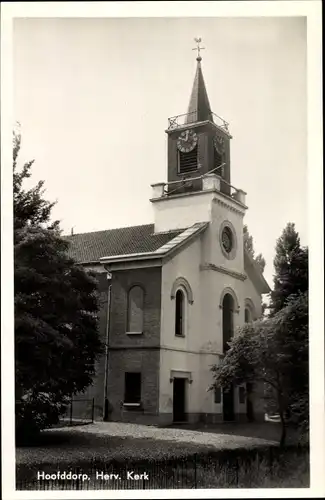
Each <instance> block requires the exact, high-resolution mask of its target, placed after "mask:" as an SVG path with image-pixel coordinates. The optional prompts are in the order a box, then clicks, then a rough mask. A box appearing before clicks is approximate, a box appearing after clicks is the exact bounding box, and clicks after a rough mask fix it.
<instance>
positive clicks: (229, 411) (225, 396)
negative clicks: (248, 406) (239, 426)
mask: <svg viewBox="0 0 325 500" xmlns="http://www.w3.org/2000/svg"><path fill="white" fill-rule="evenodd" d="M222 400H223V419H224V420H225V421H226V422H231V421H232V420H234V419H235V410H234V388H233V386H231V388H230V389H227V391H226V390H225V389H223V393H222Z"/></svg>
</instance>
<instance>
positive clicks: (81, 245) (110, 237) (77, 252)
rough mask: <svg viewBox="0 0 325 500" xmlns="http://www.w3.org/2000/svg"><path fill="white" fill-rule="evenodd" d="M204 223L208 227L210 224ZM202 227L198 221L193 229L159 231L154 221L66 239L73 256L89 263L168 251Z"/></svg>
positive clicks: (70, 253)
mask: <svg viewBox="0 0 325 500" xmlns="http://www.w3.org/2000/svg"><path fill="white" fill-rule="evenodd" d="M203 225H205V226H206V223H204V224H203ZM201 227H202V224H194V226H192V227H191V228H184V229H178V230H173V231H168V232H161V233H155V232H154V224H146V225H142V226H131V227H121V228H117V229H107V230H104V231H95V232H91V233H81V234H74V235H71V236H65V237H64V238H65V239H67V240H68V241H69V242H70V248H69V255H70V257H72V258H73V259H75V260H76V261H77V262H79V263H82V264H86V263H94V262H99V260H100V259H102V258H109V257H112V258H113V257H115V259H114V260H116V259H117V258H122V257H124V256H132V255H138V254H143V255H148V254H150V255H151V254H153V253H157V252H159V254H164V253H166V252H168V251H169V250H171V249H172V248H174V247H176V246H178V245H180V244H182V243H183V242H184V240H185V239H188V238H189V237H191V236H192V235H193V234H194V233H195V232H197V231H198V230H199V229H200V228H201Z"/></svg>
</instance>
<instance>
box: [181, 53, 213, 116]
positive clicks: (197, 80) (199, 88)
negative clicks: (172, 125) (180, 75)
mask: <svg viewBox="0 0 325 500" xmlns="http://www.w3.org/2000/svg"><path fill="white" fill-rule="evenodd" d="M197 61H198V62H197V68H196V73H195V77H194V82H193V88H192V93H191V97H190V102H189V106H188V110H187V113H188V116H187V117H186V123H195V122H202V121H205V120H210V121H213V118H212V114H211V107H210V103H209V98H208V93H207V90H206V88H205V83H204V78H203V73H202V67H201V60H200V58H197Z"/></svg>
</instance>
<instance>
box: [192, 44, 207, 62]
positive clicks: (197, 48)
mask: <svg viewBox="0 0 325 500" xmlns="http://www.w3.org/2000/svg"><path fill="white" fill-rule="evenodd" d="M194 41H195V42H196V43H197V47H195V49H192V50H197V58H196V60H197V61H198V62H200V61H202V57H201V56H200V51H201V50H204V49H205V47H200V43H201V42H202V38H194Z"/></svg>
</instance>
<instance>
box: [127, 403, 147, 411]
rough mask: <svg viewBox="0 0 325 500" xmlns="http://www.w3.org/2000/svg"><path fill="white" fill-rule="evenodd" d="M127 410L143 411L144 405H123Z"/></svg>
mask: <svg viewBox="0 0 325 500" xmlns="http://www.w3.org/2000/svg"><path fill="white" fill-rule="evenodd" d="M122 406H123V408H125V409H126V410H142V403H123V405H122Z"/></svg>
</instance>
